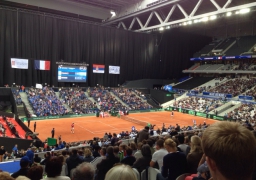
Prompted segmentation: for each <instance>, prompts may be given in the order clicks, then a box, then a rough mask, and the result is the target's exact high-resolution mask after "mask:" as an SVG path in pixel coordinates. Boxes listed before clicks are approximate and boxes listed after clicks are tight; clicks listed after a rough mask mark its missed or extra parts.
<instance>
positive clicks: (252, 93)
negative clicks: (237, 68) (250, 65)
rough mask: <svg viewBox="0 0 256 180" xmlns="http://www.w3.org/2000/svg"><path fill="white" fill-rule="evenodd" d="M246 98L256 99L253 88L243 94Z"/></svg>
mask: <svg viewBox="0 0 256 180" xmlns="http://www.w3.org/2000/svg"><path fill="white" fill-rule="evenodd" d="M244 94H245V95H246V96H251V97H253V98H254V99H256V87H253V88H251V89H249V90H248V91H246V92H245V93H244Z"/></svg>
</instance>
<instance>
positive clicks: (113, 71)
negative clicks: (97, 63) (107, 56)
mask: <svg viewBox="0 0 256 180" xmlns="http://www.w3.org/2000/svg"><path fill="white" fill-rule="evenodd" d="M109 74H120V66H109Z"/></svg>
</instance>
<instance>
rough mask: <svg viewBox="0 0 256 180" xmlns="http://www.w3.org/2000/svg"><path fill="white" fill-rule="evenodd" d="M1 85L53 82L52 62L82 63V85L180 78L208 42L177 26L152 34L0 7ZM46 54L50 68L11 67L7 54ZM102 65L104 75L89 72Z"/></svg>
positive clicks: (11, 55) (10, 55)
mask: <svg viewBox="0 0 256 180" xmlns="http://www.w3.org/2000/svg"><path fill="white" fill-rule="evenodd" d="M0 37H1V41H0V49H1V53H0V64H1V66H0V86H2V85H3V84H7V83H8V84H12V83H13V82H15V83H16V84H20V85H21V84H23V85H25V86H35V84H36V83H48V84H50V85H54V86H59V87H61V86H69V85H70V83H58V82H57V66H56V63H55V62H57V61H61V60H64V61H65V62H86V63H88V64H90V66H89V67H88V76H87V77H88V80H87V83H84V84H79V85H80V86H81V87H82V86H83V87H84V86H95V85H96V84H101V85H104V86H117V84H122V83H124V82H125V81H130V80H136V79H146V78H147V79H172V78H179V77H180V76H181V75H182V74H181V71H182V70H183V69H186V68H188V67H190V65H189V64H190V61H189V58H190V57H192V55H193V53H195V52H196V51H198V50H200V49H201V48H202V44H203V45H205V44H206V43H208V38H207V37H204V36H201V35H194V34H190V33H183V32H179V31H177V30H173V31H169V32H167V33H164V34H160V35H159V36H156V35H155V34H143V33H134V32H130V31H124V30H118V29H115V28H106V27H101V26H95V25H90V24H85V23H81V22H76V21H71V20H65V19H60V18H58V17H50V16H44V15H43V14H40V15H39V14H33V13H27V12H20V11H18V12H16V11H11V10H5V9H1V10H0ZM11 57H19V58H31V60H30V61H32V59H48V60H50V61H51V71H37V70H34V67H32V63H29V69H28V70H19V69H11V68H10V67H11V65H10V58H11ZM94 63H95V64H105V65H106V69H105V70H106V72H105V74H93V73H92V64H94ZM108 65H119V66H121V74H120V75H112V74H111V75H109V74H108Z"/></svg>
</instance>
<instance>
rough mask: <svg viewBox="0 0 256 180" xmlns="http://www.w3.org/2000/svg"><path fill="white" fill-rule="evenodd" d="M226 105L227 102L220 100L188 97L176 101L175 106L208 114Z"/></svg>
mask: <svg viewBox="0 0 256 180" xmlns="http://www.w3.org/2000/svg"><path fill="white" fill-rule="evenodd" d="M224 103H225V102H224V101H222V100H220V99H208V98H199V97H188V98H185V99H182V100H179V101H175V102H174V106H175V107H179V108H183V109H191V110H195V111H199V112H206V113H207V112H210V111H212V110H214V109H216V108H218V107H220V106H222V105H223V104H224Z"/></svg>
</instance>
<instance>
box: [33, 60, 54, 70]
mask: <svg viewBox="0 0 256 180" xmlns="http://www.w3.org/2000/svg"><path fill="white" fill-rule="evenodd" d="M50 67H51V62H50V61H43V60H35V69H37V70H50Z"/></svg>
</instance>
